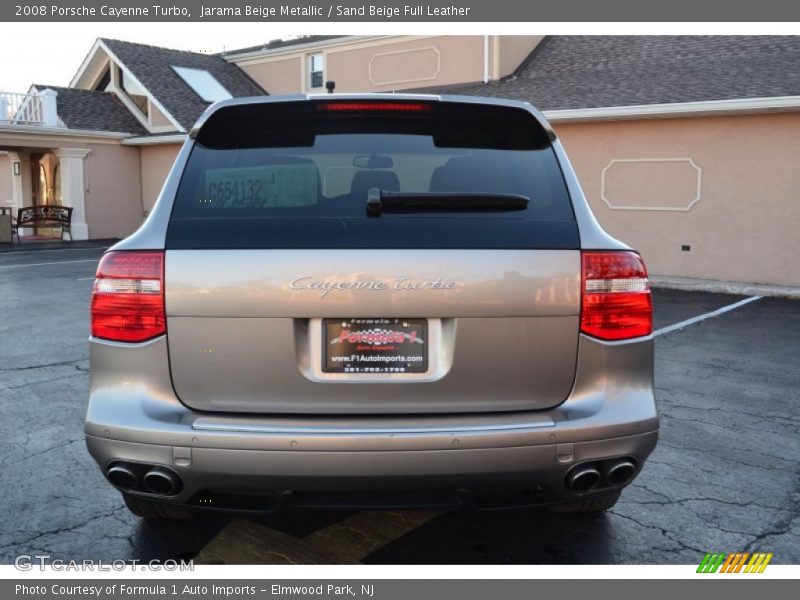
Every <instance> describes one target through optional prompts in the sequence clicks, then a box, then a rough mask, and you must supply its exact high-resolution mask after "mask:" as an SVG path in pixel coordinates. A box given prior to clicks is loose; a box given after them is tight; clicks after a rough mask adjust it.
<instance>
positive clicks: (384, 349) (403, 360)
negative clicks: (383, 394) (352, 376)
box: [322, 319, 428, 373]
mask: <svg viewBox="0 0 800 600" xmlns="http://www.w3.org/2000/svg"><path fill="white" fill-rule="evenodd" d="M322 329H323V336H322V340H323V345H324V347H323V349H322V356H323V359H322V360H323V363H322V370H323V372H325V373H424V372H425V371H427V370H428V321H427V320H426V319H323V320H322Z"/></svg>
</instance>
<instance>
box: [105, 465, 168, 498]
mask: <svg viewBox="0 0 800 600" xmlns="http://www.w3.org/2000/svg"><path fill="white" fill-rule="evenodd" d="M106 477H107V478H108V480H109V481H110V482H111V483H112V484H113V485H114V486H115V487H117V488H118V489H120V490H122V491H123V492H148V493H150V494H156V495H158V496H174V495H175V494H177V493H178V492H180V491H181V489H182V488H183V484H182V482H181V479H180V477H179V476H178V475H177V473H175V472H174V471H172V470H171V469H167V468H166V467H160V466H156V465H140V464H130V463H121V462H116V463H113V464H112V465H110V466H109V467H108V469H107V470H106Z"/></svg>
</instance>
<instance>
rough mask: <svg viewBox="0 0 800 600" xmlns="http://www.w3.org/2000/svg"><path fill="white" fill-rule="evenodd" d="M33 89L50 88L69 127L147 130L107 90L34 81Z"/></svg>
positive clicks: (122, 131)
mask: <svg viewBox="0 0 800 600" xmlns="http://www.w3.org/2000/svg"><path fill="white" fill-rule="evenodd" d="M33 87H35V88H36V89H37V90H39V91H41V90H44V89H51V90H54V91H55V92H56V93H57V94H58V95H57V96H56V112H57V113H58V117H59V118H60V119H61V121H63V123H64V125H65V126H66V127H67V128H69V129H84V130H88V131H113V132H119V133H131V134H134V135H144V134H146V133H147V130H146V129H145V128H144V127H143V126H142V124H141V123H139V121H137V120H136V118H135V117H134V116H133V115H132V114H131V112H130V111H129V110H128V109H127V108H126V107H125V105H124V104H122V102H121V101H120V99H119V98H117V96H116V94H113V93H111V92H99V91H93V90H81V89H76V88H65V87H58V86H54V85H34V86H33Z"/></svg>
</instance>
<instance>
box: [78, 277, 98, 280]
mask: <svg viewBox="0 0 800 600" xmlns="http://www.w3.org/2000/svg"><path fill="white" fill-rule="evenodd" d="M90 279H97V278H96V277H78V278H77V279H76V280H75V281H89V280H90Z"/></svg>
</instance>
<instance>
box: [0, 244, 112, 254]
mask: <svg viewBox="0 0 800 600" xmlns="http://www.w3.org/2000/svg"><path fill="white" fill-rule="evenodd" d="M110 247H111V246H92V247H91V248H53V249H51V250H20V251H18V252H3V253H2V254H0V256H7V255H9V254H42V253H43V252H79V251H81V250H83V251H84V252H89V251H91V250H108V249H109V248H110Z"/></svg>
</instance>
